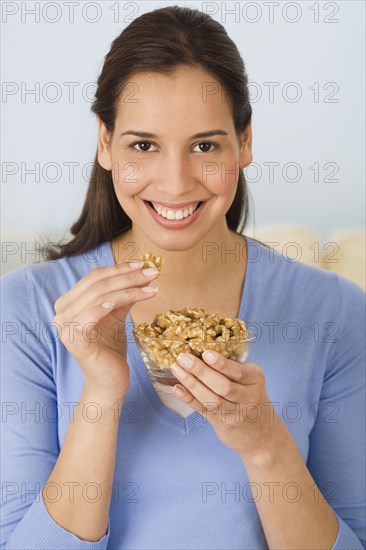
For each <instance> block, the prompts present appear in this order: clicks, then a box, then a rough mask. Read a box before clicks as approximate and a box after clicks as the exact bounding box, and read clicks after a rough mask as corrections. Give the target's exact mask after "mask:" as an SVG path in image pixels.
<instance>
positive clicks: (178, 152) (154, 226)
mask: <svg viewBox="0 0 366 550" xmlns="http://www.w3.org/2000/svg"><path fill="white" fill-rule="evenodd" d="M98 123H99V146H98V151H99V154H98V160H99V163H100V164H101V166H103V168H105V169H106V170H110V169H111V168H112V178H113V183H114V188H115V192H116V195H117V198H118V201H119V203H120V205H121V207H122V208H123V210H124V211H125V212H126V214H127V215H128V216H129V218H130V219H131V220H132V224H133V231H134V233H136V231H137V233H138V232H140V231H141V232H142V233H143V234H144V236H145V238H147V239H148V240H150V241H151V242H153V243H154V244H155V245H156V246H157V247H159V248H161V249H165V250H187V249H189V248H191V247H193V246H194V245H195V244H197V243H199V242H201V241H202V239H203V238H206V239H207V238H208V239H210V238H212V239H214V238H216V237H218V236H221V238H222V237H223V236H224V234H225V232H227V231H228V229H227V225H226V219H225V214H226V212H227V211H228V209H229V208H230V206H231V204H232V202H233V199H234V196H235V192H236V187H237V181H238V176H239V169H240V168H243V167H244V166H247V165H248V164H249V163H250V162H251V161H252V152H251V127H249V128H248V130H247V132H246V135H242V136H240V137H241V141H242V142H243V143H244V144H242V142H239V139H238V137H237V135H236V133H235V130H234V124H233V120H232V115H231V110H230V106H229V103H228V102H227V101H226V100H225V94H224V91H223V90H221V89H220V85H219V83H218V82H216V81H215V80H214V79H213V78H212V76H211V75H210V74H209V73H206V72H205V71H204V70H203V69H200V68H190V67H185V66H184V67H182V68H180V69H179V70H176V71H175V73H174V74H173V75H170V76H166V75H161V74H158V73H138V74H136V75H135V76H134V77H133V78H132V79H131V80H130V81H129V83H128V85H127V86H126V87H125V88H124V90H123V93H122V95H121V97H120V100H119V107H118V113H117V117H116V124H115V130H114V132H113V135H111V136H110V135H108V133H107V130H106V128H105V126H104V124H102V123H101V121H100V119H99V118H98ZM207 132H210V133H211V132H213V133H212V135H209V136H196V134H202V133H207ZM199 202H202V203H203V204H202V205H201V206H200V207H198V208H197V210H196V211H194V213H193V214H190V212H191V211H192V210H189V207H190V206H191V208H196V205H197V203H199ZM149 203H150V204H149ZM151 203H154V205H155V207H156V208H158V209H159V213H158V212H157V211H156V210H155V209H154V208H153V207H152V205H151ZM163 203H165V204H163ZM164 215H165V217H164ZM166 216H167V217H166ZM172 218H173V219H172Z"/></svg>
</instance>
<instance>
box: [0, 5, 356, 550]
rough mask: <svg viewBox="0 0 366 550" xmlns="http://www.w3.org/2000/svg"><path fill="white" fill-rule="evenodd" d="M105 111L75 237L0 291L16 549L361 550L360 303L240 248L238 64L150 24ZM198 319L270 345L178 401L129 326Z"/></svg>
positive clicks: (207, 364) (202, 372) (112, 67)
mask: <svg viewBox="0 0 366 550" xmlns="http://www.w3.org/2000/svg"><path fill="white" fill-rule="evenodd" d="M93 112H94V113H95V114H96V115H97V120H98V130H99V135H98V152H97V155H96V158H95V163H94V169H93V172H92V176H91V181H90V186H89V189H88V193H87V197H86V201H85V205H84V208H83V211H82V213H81V216H80V218H79V219H78V221H77V222H76V223H75V224H74V225H73V226H72V228H71V231H72V234H73V235H74V238H73V239H72V240H71V241H70V242H69V243H67V244H64V245H61V246H60V247H59V248H58V249H53V250H52V249H48V257H47V259H48V260H49V261H48V262H45V263H43V264H39V265H33V266H30V267H23V268H21V269H18V270H16V271H15V272H13V273H10V274H8V275H6V276H5V277H3V280H2V288H3V298H4V310H3V311H4V321H5V327H6V342H5V344H4V356H3V364H2V378H3V384H4V388H5V389H4V390H3V391H4V396H5V422H4V424H3V427H4V429H3V433H4V448H3V454H4V457H3V464H4V466H3V468H4V470H3V482H5V497H6V498H4V497H3V518H4V520H3V526H2V541H3V548H5V547H6V548H79V549H84V548H85V549H86V548H111V549H112V548H113V549H116V548H121V549H122V548H125V549H127V548H128V549H132V548H135V549H141V548H144V549H147V548H151V549H152V548H154V549H156V548H159V549H161V548H170V549H171V548H182V549H183V548H184V549H187V548H196V549H197V548H200V549H203V548H205V549H213V548H216V549H219V548H220V549H223V548H225V549H228V548H230V549H233V548H237V549H239V548H240V549H244V548H248V549H249V548H250V549H254V548H258V549H262V548H271V549H275V548H276V549H278V548H281V549H284V548H289V549H290V548H291V549H293V548H301V549H305V548H307V549H314V548H332V549H334V550H340V549H341V548H342V549H351V548H352V549H354V548H363V547H364V546H365V537H364V529H365V521H364V493H363V485H364V484H363V483H362V481H363V478H362V476H363V475H364V474H363V468H362V453H363V449H364V445H363V441H364V440H363V438H364V432H365V430H364V414H363V406H364V402H363V392H362V390H363V388H362V381H363V368H362V354H363V351H364V350H363V345H362V340H361V330H362V326H361V325H362V323H363V322H364V319H363V315H362V309H363V306H364V304H365V293H364V292H363V291H362V290H361V289H360V288H359V287H358V286H357V285H355V284H354V283H351V282H350V281H348V280H346V279H344V278H342V277H339V276H338V275H336V274H334V273H329V272H325V271H322V270H320V269H318V268H313V267H310V266H307V265H305V264H295V263H293V262H291V261H289V259H288V258H285V257H283V256H282V255H280V254H278V253H277V252H273V251H272V250H271V249H269V248H268V247H266V246H265V245H264V244H262V243H260V242H258V241H255V240H254V239H251V238H249V237H246V236H244V235H243V229H245V226H246V223H247V219H248V192H247V187H246V182H245V178H244V175H243V168H244V167H245V166H247V165H248V164H250V162H251V161H252V125H251V114H252V111H251V107H250V103H249V95H248V81H247V75H246V72H245V68H244V65H243V61H242V59H241V57H240V54H239V52H238V50H237V48H236V46H235V45H234V43H233V42H232V40H231V39H230V38H229V37H228V36H227V34H226V31H225V30H224V28H223V27H222V26H221V25H220V24H219V23H217V22H215V21H214V20H213V19H211V18H210V17H209V16H207V15H203V14H202V13H200V12H198V11H196V10H192V9H189V8H182V7H176V6H174V7H168V8H163V9H158V10H155V11H153V12H150V13H147V14H144V15H142V16H141V17H139V18H138V19H136V20H135V21H134V22H133V23H131V24H130V25H129V26H128V27H127V28H126V29H125V30H124V31H123V32H122V33H121V35H120V36H119V37H117V38H116V39H115V41H114V42H113V44H112V47H111V50H110V52H109V53H108V55H107V56H106V59H105V63H104V67H103V70H102V73H101V75H100V77H99V80H98V89H97V93H96V99H95V102H94V104H93ZM190 205H191V206H192V208H191V209H189V206H190ZM194 209H195V210H194ZM193 210H194V211H193ZM241 221H242V222H243V223H242V226H241V227H239V226H240V222H241ZM148 250H152V251H153V253H154V254H159V255H162V256H163V258H164V261H165V263H164V269H163V272H162V273H161V274H158V273H153V272H152V271H151V270H150V271H148V272H145V273H144V272H143V271H142V268H141V265H139V264H138V263H136V260H138V258H139V257H140V256H141V255H142V254H143V253H144V252H146V251H148ZM131 260H134V261H133V262H132V263H131ZM150 283H152V284H150ZM157 284H158V285H159V291H156V290H153V287H154V286H156V285H157ZM186 305H191V306H198V307H203V308H205V309H206V310H207V311H213V310H217V311H219V312H220V313H222V314H224V315H226V316H228V317H231V318H234V317H239V318H241V319H243V320H245V322H246V323H247V325H248V328H252V329H253V328H254V329H255V330H256V333H257V341H256V343H255V345H253V346H252V349H251V356H250V360H251V362H246V363H245V364H244V366H243V365H239V364H238V363H236V362H234V361H231V360H227V359H225V358H224V357H223V356H222V355H220V354H217V353H216V354H213V356H212V357H208V356H207V355H205V357H204V360H200V359H197V358H194V359H193V363H192V364H189V362H188V361H187V360H189V359H190V356H189V355H188V357H187V356H186V357H184V356H182V357H179V358H178V365H177V366H176V367H175V369H174V372H175V374H176V376H177V378H178V379H179V381H180V382H179V384H177V385H176V386H175V390H174V393H172V394H170V395H169V396H166V395H164V394H163V393H162V390H161V388H160V387H159V386H158V385H156V386H155V387H154V386H153V384H152V383H151V381H150V379H149V377H148V375H147V372H146V369H145V367H144V364H143V361H142V358H141V356H140V355H139V352H138V350H137V348H136V344H135V342H134V340H133V338H131V333H130V330H131V327H132V326H133V325H136V324H137V323H140V322H142V321H147V322H151V321H152V319H153V317H154V315H155V314H156V313H157V312H162V311H166V310H167V309H179V308H182V307H184V306H186ZM294 330H295V333H294ZM127 342H128V349H127ZM191 358H192V357H191ZM167 399H169V401H167ZM52 411H53V412H52Z"/></svg>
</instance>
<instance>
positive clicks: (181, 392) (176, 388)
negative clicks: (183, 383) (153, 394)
mask: <svg viewBox="0 0 366 550" xmlns="http://www.w3.org/2000/svg"><path fill="white" fill-rule="evenodd" d="M173 392H174V393H176V394H177V395H178V397H183V395H184V394H185V393H186V392H185V391H184V390H183V389H182V388H181V387H180V386H174V388H173Z"/></svg>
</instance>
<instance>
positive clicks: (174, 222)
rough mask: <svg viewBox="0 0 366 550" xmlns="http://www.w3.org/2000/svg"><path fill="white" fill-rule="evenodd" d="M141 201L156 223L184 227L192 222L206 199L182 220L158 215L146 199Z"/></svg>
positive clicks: (169, 226) (202, 207)
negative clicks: (168, 218)
mask: <svg viewBox="0 0 366 550" xmlns="http://www.w3.org/2000/svg"><path fill="white" fill-rule="evenodd" d="M143 202H144V204H145V206H146V208H147V210H148V212H149V213H150V215H151V217H152V218H153V219H154V220H155V221H156V223H157V224H159V225H161V226H162V227H166V228H168V229H184V228H185V227H188V226H189V225H191V224H192V223H194V221H195V220H196V219H197V218H198V217H199V216H200V214H201V212H202V210H203V209H204V208H205V206H206V204H207V202H208V201H205V202H202V204H201V205H200V206H199V207H198V208H197V209H196V210H195V211H194V212H193V214H192V215H191V216H188V218H183V219H182V220H167V219H166V218H163V217H162V216H159V214H158V213H157V212H156V210H155V209H154V208H153V207H152V206H150V205H149V203H148V202H147V201H143ZM154 202H155V201H154ZM197 202H199V201H197Z"/></svg>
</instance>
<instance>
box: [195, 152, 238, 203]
mask: <svg viewBox="0 0 366 550" xmlns="http://www.w3.org/2000/svg"><path fill="white" fill-rule="evenodd" d="M239 169H240V166H239V162H237V161H235V160H233V161H227V160H225V161H220V162H206V163H203V165H202V183H203V184H204V185H205V187H207V189H209V190H210V191H211V192H212V193H213V194H214V195H219V196H222V197H229V196H230V197H231V196H232V195H233V194H235V191H236V186H237V183H238V178H239Z"/></svg>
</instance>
